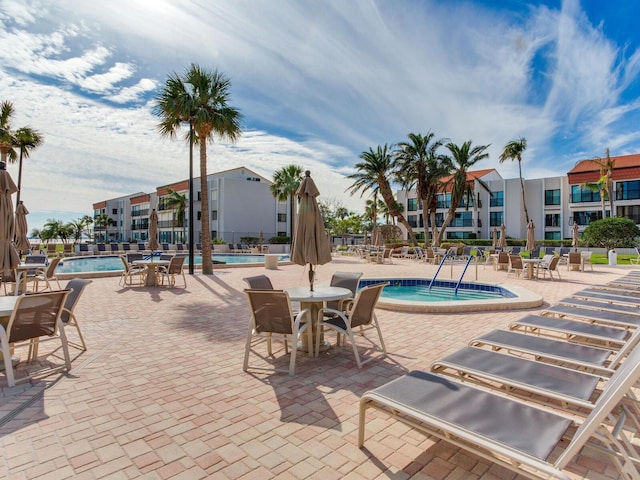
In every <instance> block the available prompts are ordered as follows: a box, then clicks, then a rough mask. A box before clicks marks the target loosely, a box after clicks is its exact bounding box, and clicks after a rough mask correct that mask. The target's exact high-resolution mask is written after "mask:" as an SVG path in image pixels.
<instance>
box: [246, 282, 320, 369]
mask: <svg viewBox="0 0 640 480" xmlns="http://www.w3.org/2000/svg"><path fill="white" fill-rule="evenodd" d="M245 294H246V295H247V298H248V300H249V307H250V309H251V319H250V321H249V329H248V333H247V341H246V344H245V351H244V362H243V365H242V370H243V371H245V372H246V371H248V370H249V354H250V352H251V350H252V347H253V346H254V345H255V344H257V342H261V341H266V342H267V353H268V355H269V356H272V354H273V352H272V340H273V339H274V338H278V337H279V338H281V339H282V340H284V348H285V353H288V342H291V358H290V360H289V368H288V370H286V371H287V372H288V373H289V375H293V374H294V373H295V363H296V353H297V350H298V348H297V342H298V338H299V336H300V335H301V334H302V333H303V332H305V331H306V332H307V336H308V337H307V338H308V342H309V345H312V344H313V342H312V336H311V328H307V327H308V326H309V325H310V324H311V322H310V321H309V320H310V319H309V310H308V309H304V310H302V311H300V312H299V313H298V314H297V315H295V316H294V314H293V311H292V310H291V301H290V300H289V295H288V294H287V292H285V291H282V290H250V289H249V290H245ZM309 356H310V357H311V356H313V349H312V348H311V349H309ZM254 368H255V367H254ZM263 370H266V369H263ZM275 371H276V372H279V371H282V370H281V369H277V368H276V369H275Z"/></svg>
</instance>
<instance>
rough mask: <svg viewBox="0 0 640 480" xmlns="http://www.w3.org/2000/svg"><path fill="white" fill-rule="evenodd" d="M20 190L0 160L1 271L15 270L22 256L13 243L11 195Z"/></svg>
mask: <svg viewBox="0 0 640 480" xmlns="http://www.w3.org/2000/svg"><path fill="white" fill-rule="evenodd" d="M17 191H18V187H16V184H15V183H14V182H13V179H12V178H11V175H9V172H7V169H6V164H5V163H4V162H0V273H4V272H7V271H10V270H13V269H14V268H16V267H17V266H18V264H19V263H20V257H19V256H18V252H17V251H16V248H15V246H14V245H13V237H14V235H15V221H14V213H13V201H12V200H11V195H13V194H14V193H16V192H17Z"/></svg>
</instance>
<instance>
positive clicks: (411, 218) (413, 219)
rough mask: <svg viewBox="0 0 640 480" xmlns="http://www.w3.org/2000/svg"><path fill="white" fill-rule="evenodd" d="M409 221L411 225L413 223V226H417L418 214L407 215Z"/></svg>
mask: <svg viewBox="0 0 640 480" xmlns="http://www.w3.org/2000/svg"><path fill="white" fill-rule="evenodd" d="M407 222H409V225H411V228H416V227H417V226H418V216H417V215H407Z"/></svg>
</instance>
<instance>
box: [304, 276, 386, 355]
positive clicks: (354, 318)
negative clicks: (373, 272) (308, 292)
mask: <svg viewBox="0 0 640 480" xmlns="http://www.w3.org/2000/svg"><path fill="white" fill-rule="evenodd" d="M387 285H388V283H387V282H383V283H377V284H375V285H368V286H366V287H364V288H363V289H361V290H360V291H359V292H358V293H357V294H356V297H355V299H354V300H353V305H352V306H351V308H349V310H348V311H347V312H346V313H345V312H343V311H341V310H337V309H333V308H325V309H324V313H325V314H327V313H329V314H332V316H331V317H329V318H325V319H318V329H319V331H321V330H322V329H323V328H325V327H326V328H330V329H332V330H335V331H336V333H337V335H338V342H337V343H338V344H339V343H340V335H345V336H347V337H349V341H350V342H351V346H352V348H353V353H354V355H355V357H356V364H357V365H358V368H362V365H364V364H365V363H367V362H369V361H371V360H373V359H374V358H375V357H370V358H369V359H367V360H365V361H361V360H360V355H359V354H358V345H357V344H356V339H355V336H354V334H353V330H354V329H355V328H359V327H362V328H360V330H361V332H360V334H361V335H362V336H364V333H363V331H362V330H363V328H365V327H375V329H376V330H377V332H378V338H379V339H380V349H381V351H382V357H385V356H386V355H387V349H386V347H385V345H384V340H383V339H382V331H381V330H380V325H379V324H378V319H377V317H376V314H375V311H374V310H375V307H376V304H377V303H378V299H379V298H380V294H381V293H382V289H383V288H384V287H385V286H387ZM321 336H322V335H316V347H315V350H316V354H318V353H319V351H320V337H321Z"/></svg>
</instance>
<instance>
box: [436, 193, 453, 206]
mask: <svg viewBox="0 0 640 480" xmlns="http://www.w3.org/2000/svg"><path fill="white" fill-rule="evenodd" d="M450 206H451V194H450V193H444V194H443V193H439V194H438V195H436V208H449V207H450Z"/></svg>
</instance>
